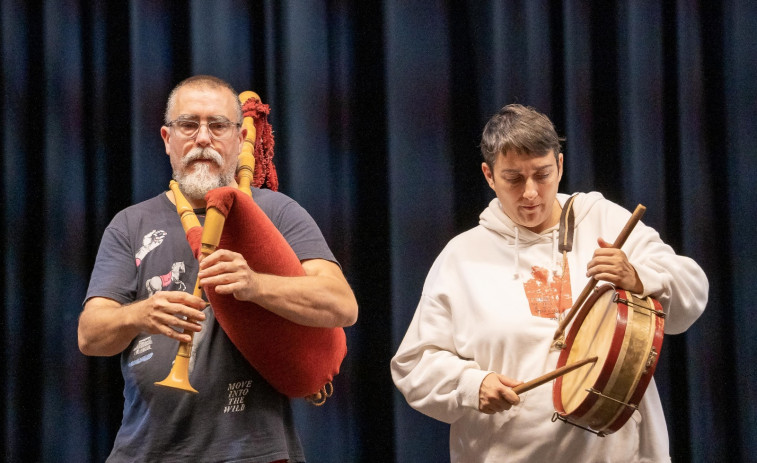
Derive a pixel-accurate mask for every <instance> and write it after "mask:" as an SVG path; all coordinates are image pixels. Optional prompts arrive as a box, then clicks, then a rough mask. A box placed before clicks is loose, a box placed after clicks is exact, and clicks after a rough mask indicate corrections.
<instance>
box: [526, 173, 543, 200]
mask: <svg viewBox="0 0 757 463" xmlns="http://www.w3.org/2000/svg"><path fill="white" fill-rule="evenodd" d="M538 195H539V192H538V191H537V189H536V182H535V181H534V179H532V178H528V179H526V186H525V188H524V190H523V198H524V199H526V200H529V201H530V200H532V199H534V198H536V197H537V196H538Z"/></svg>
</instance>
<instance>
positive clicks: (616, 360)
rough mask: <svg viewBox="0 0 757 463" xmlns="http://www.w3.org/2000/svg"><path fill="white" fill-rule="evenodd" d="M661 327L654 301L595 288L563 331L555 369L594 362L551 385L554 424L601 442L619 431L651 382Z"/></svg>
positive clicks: (659, 311) (659, 309)
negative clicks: (577, 428) (562, 423)
mask: <svg viewBox="0 0 757 463" xmlns="http://www.w3.org/2000/svg"><path fill="white" fill-rule="evenodd" d="M664 324H665V323H664V313H663V310H662V307H661V306H660V303H659V302H658V301H656V300H655V299H653V298H651V297H647V298H645V299H640V298H638V297H636V296H635V295H633V294H631V293H630V292H628V291H625V290H622V289H615V287H614V286H612V285H610V284H604V285H601V286H598V287H596V288H594V291H593V293H592V294H591V296H590V297H589V298H588V299H587V300H586V302H585V303H584V305H583V306H582V307H581V309H580V310H579V312H578V313H577V315H576V320H575V321H574V322H573V324H572V325H571V328H570V330H569V331H568V336H567V339H566V341H565V348H564V349H563V350H562V352H561V353H560V358H559V359H558V362H557V366H558V368H559V367H562V366H564V365H567V364H571V363H573V362H576V361H580V360H582V359H585V358H589V357H597V359H598V360H597V362H596V363H594V364H589V365H586V366H584V367H581V368H579V369H577V370H574V371H571V372H570V373H567V374H565V375H564V376H561V377H559V378H557V379H556V380H555V382H554V386H553V390H552V399H553V402H554V407H555V411H556V414H555V419H561V420H562V421H566V422H568V423H571V424H575V425H577V426H580V427H584V428H588V429H589V430H591V431H594V432H596V433H597V434H599V435H600V436H603V435H606V434H611V433H614V432H615V431H617V430H618V429H620V428H621V427H622V426H623V425H624V424H625V423H626V421H628V419H629V418H630V417H631V415H632V414H633V412H634V411H636V410H637V408H638V405H639V402H640V401H641V398H642V397H643V395H644V392H645V391H646V389H647V386H648V385H649V382H650V381H651V379H652V375H653V374H654V370H655V367H656V366H657V360H658V358H659V355H660V350H661V348H662V338H663V333H664Z"/></svg>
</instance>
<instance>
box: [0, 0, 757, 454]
mask: <svg viewBox="0 0 757 463" xmlns="http://www.w3.org/2000/svg"><path fill="white" fill-rule="evenodd" d="M0 5H1V6H0V25H2V32H1V35H0V52H1V57H0V68H1V69H2V78H1V80H0V88H2V100H0V115H1V116H2V124H0V141H1V143H2V156H0V169H1V170H2V177H0V191H2V195H3V198H2V204H1V205H0V225H2V231H3V253H2V262H3V272H1V273H0V282H2V286H3V289H4V297H3V298H2V318H1V319H0V320H2V335H3V348H2V349H0V359H1V360H2V365H3V366H4V368H3V370H2V372H0V387H1V388H2V391H3V393H4V399H5V400H4V406H3V407H2V409H3V416H2V420H0V437H1V440H0V445H2V455H3V456H4V460H6V461H14V462H15V461H24V462H26V461H56V462H57V461H66V462H68V461H70V462H87V461H94V462H97V461H103V460H104V459H105V457H106V456H107V455H108V453H109V451H110V448H111V446H112V443H113V438H114V435H115V431H116V430H117V429H118V426H119V423H120V419H121V412H122V407H123V398H122V394H121V388H122V379H121V376H120V371H119V367H118V360H117V358H115V357H114V358H87V357H85V356H83V355H81V354H80V353H79V351H78V348H77V335H76V327H77V319H78V315H79V313H80V311H81V304H82V300H83V297H84V294H85V291H86V287H87V284H88V281H89V275H90V272H91V269H92V265H93V262H94V256H95V253H96V251H97V246H98V244H99V240H100V237H101V235H102V232H103V229H104V228H105V226H106V225H107V223H108V222H109V221H110V219H111V218H112V216H113V215H114V214H115V213H116V212H117V211H118V210H120V209H122V208H124V207H126V206H128V205H130V204H133V203H135V202H137V201H141V200H144V199H146V198H149V197H151V196H153V195H155V194H157V193H159V192H160V191H162V190H164V189H166V186H167V182H168V180H169V178H170V166H169V163H168V158H167V156H166V155H165V150H164V147H163V143H162V141H161V139H160V134H159V130H160V126H161V123H162V118H163V111H164V105H165V100H166V98H167V94H168V92H169V91H170V89H171V88H172V87H173V86H174V85H175V84H176V83H178V82H179V81H180V80H182V79H183V78H186V77H188V76H190V75H193V74H200V73H204V74H205V73H206V74H214V75H217V76H218V77H221V78H223V79H225V80H228V81H229V82H230V83H231V84H232V85H233V86H234V87H235V88H236V89H237V90H239V91H242V90H254V91H256V92H258V93H259V94H260V95H261V97H262V98H263V101H264V102H266V103H268V104H270V105H271V116H270V121H271V123H272V124H273V127H274V133H275V137H276V157H275V158H274V161H275V163H276V165H277V167H278V170H279V176H280V182H281V191H283V192H285V193H287V194H289V195H290V196H292V197H294V198H295V199H296V200H297V201H299V202H300V203H301V204H302V205H303V206H305V208H306V209H308V210H309V211H310V212H311V214H312V215H313V217H314V218H315V220H316V221H317V222H318V224H319V225H320V227H321V228H322V230H323V232H324V234H325V236H326V239H327V240H328V242H329V243H330V245H331V246H332V249H334V252H335V254H336V255H337V258H338V259H339V260H340V262H341V263H342V266H343V268H344V271H345V274H346V276H347V278H348V280H349V281H350V283H351V284H352V286H353V288H354V290H355V292H356V294H357V297H358V302H359V304H360V316H359V320H358V323H357V324H356V325H355V326H353V327H350V328H348V329H347V335H348V345H349V354H348V357H347V359H346V360H345V363H344V365H343V368H342V373H341V374H340V375H339V376H338V378H337V379H336V381H335V383H334V384H335V387H336V393H335V396H334V397H333V398H331V399H330V400H329V401H328V402H327V404H326V406H324V407H320V408H314V407H311V406H309V405H307V404H305V403H304V402H301V401H297V402H296V404H295V411H296V415H297V421H298V424H299V428H300V431H301V436H302V440H303V443H304V446H305V450H306V454H307V456H308V460H309V461H310V462H314V463H317V462H334V461H340V462H341V461H346V462H350V461H354V462H374V461H375V462H391V461H396V462H439V461H445V460H448V458H449V457H448V430H447V426H446V425H444V424H442V423H438V422H436V421H434V420H431V419H430V418H427V417H425V416H423V415H421V414H420V413H418V412H415V411H414V410H412V409H410V407H408V405H407V404H406V403H405V401H404V399H403V398H402V397H401V396H400V395H399V393H398V392H397V391H396V389H395V388H394V386H393V384H392V382H391V376H390V373H389V360H390V358H391V357H392V355H393V354H394V352H395V350H396V348H397V346H398V345H399V342H400V340H401V339H402V336H403V335H404V332H405V329H406V328H407V325H408V323H409V321H410V318H411V317H412V314H413V311H414V310H415V306H416V304H417V301H418V299H419V296H420V292H421V288H422V285H423V281H424V279H425V276H426V272H427V271H428V269H429V267H430V266H431V263H432V262H433V260H434V258H435V257H436V255H437V254H438V253H439V252H440V251H441V249H442V247H443V246H444V245H445V244H446V242H447V241H448V240H449V239H451V238H452V237H453V236H455V235H456V234H458V233H460V232H462V231H464V230H466V229H469V228H471V227H473V226H475V225H476V224H477V222H478V214H479V213H480V212H481V210H483V208H484V207H485V206H486V204H487V202H488V200H489V198H491V197H492V192H491V191H490V190H489V188H488V187H487V185H486V183H485V181H484V179H483V176H482V174H481V171H480V163H481V157H480V154H479V151H478V143H479V142H480V133H481V130H482V128H483V125H484V123H485V122H486V120H487V119H488V118H489V117H490V115H491V114H493V113H494V112H496V111H497V110H498V109H499V108H500V107H502V106H503V105H505V104H508V103H512V102H518V103H522V104H526V105H530V106H535V107H536V108H538V109H540V110H541V111H543V112H545V113H547V114H548V115H549V116H550V117H551V118H552V119H553V121H555V123H556V126H557V129H558V132H559V133H560V134H561V135H564V136H565V137H566V142H565V149H564V151H565V175H564V177H563V183H562V185H561V191H563V192H565V193H570V192H574V191H585V190H599V191H601V192H603V193H604V194H605V196H607V197H608V198H610V199H612V200H614V201H616V202H618V203H620V204H621V205H623V206H625V207H626V208H628V209H633V208H634V207H635V206H636V205H637V204H638V203H642V204H644V205H646V206H647V208H648V209H647V214H646V216H645V217H644V221H645V222H646V223H648V224H650V225H652V226H654V227H655V228H656V229H657V230H658V231H659V232H660V234H661V235H662V237H663V239H665V240H666V241H667V242H669V243H670V244H671V245H672V246H673V247H674V248H675V249H676V250H677V251H678V252H680V253H682V254H686V255H688V256H691V257H693V258H694V259H695V260H697V261H698V262H699V263H700V264H701V265H702V266H703V268H704V269H705V271H706V273H707V275H708V276H709V279H710V285H711V287H710V302H709V304H708V308H707V310H706V312H705V314H704V315H703V316H702V318H701V319H700V320H699V321H698V322H697V323H696V324H695V325H694V326H693V327H692V328H691V329H690V330H689V331H688V332H687V333H685V334H681V335H676V336H667V337H666V339H665V344H664V348H663V353H662V356H661V360H660V363H659V365H658V369H657V372H656V375H655V376H656V380H657V383H658V385H659V388H660V392H661V395H662V398H663V404H664V407H665V412H666V417H667V421H668V427H669V432H670V439H671V454H672V458H673V461H675V462H710V461H750V460H753V458H754V457H753V456H754V455H755V454H757V425H755V423H757V380H756V379H755V371H756V370H755V367H754V365H755V363H757V358H756V357H757V349H756V346H757V342H756V341H755V340H754V338H755V337H754V336H753V335H752V333H751V331H750V329H751V328H752V327H754V326H757V323H756V320H755V315H754V313H755V311H754V310H753V309H752V307H751V305H752V303H753V302H752V301H754V300H755V299H756V298H757V290H755V289H754V288H755V287H754V286H753V285H752V284H751V281H750V278H751V277H750V275H752V274H754V271H755V262H757V245H755V235H756V233H755V232H757V219H756V218H755V217H757V201H755V200H754V198H752V197H751V195H752V194H754V193H753V190H754V185H755V179H756V178H757V153H756V152H755V148H754V145H753V144H752V143H754V141H753V140H752V139H753V138H754V134H755V133H757V35H755V34H754V31H753V28H754V25H755V24H757V3H755V2H750V1H747V0H723V1H722V2H706V1H702V0H699V1H697V0H694V1H689V0H677V1H671V2H657V1H652V0H641V1H635V0H634V1H632V0H615V1H608V2H585V1H578V0H564V1H561V2H553V1H547V0H534V1H494V0H487V1H475V2H466V1H454V0H450V1H442V0H436V1H434V0H425V1H420V0H418V1H401V0H386V1H384V2H351V1H347V0H326V1H316V0H314V1H307V2H303V1H277V0H256V1H242V0H219V1H213V2H207V1H199V0H192V1H188V2H172V1H169V0H141V1H136V0H135V1H130V2H126V1H108V2H96V1H84V0H78V1H76V0H48V1H39V0H36V1H28V0H1V3H0ZM545 387H548V386H545Z"/></svg>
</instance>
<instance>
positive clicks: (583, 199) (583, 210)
mask: <svg viewBox="0 0 757 463" xmlns="http://www.w3.org/2000/svg"><path fill="white" fill-rule="evenodd" d="M569 198H570V195H566V194H563V193H558V194H557V202H558V203H559V204H560V207H563V206H564V205H565V203H566V202H567V201H568V199H569ZM602 199H603V196H602V194H601V193H598V192H591V193H579V194H578V195H577V196H576V199H575V200H574V201H573V214H574V216H575V223H574V226H573V228H574V229H575V228H578V225H579V224H580V223H581V221H582V220H583V219H584V218H585V217H586V215H587V214H588V213H589V211H590V210H591V208H592V206H593V205H594V204H596V203H597V202H599V201H601V200H602ZM479 224H480V225H481V226H482V227H484V228H486V229H488V230H491V231H492V232H494V233H497V234H498V235H501V236H502V237H504V238H505V240H506V241H509V242H511V243H512V246H513V248H514V254H513V263H512V265H513V278H515V279H516V280H517V279H519V278H521V277H522V276H524V275H521V272H523V271H528V270H529V269H521V268H520V255H521V253H523V252H526V253H527V252H528V248H530V247H532V246H535V245H543V244H551V252H549V251H548V255H545V256H544V262H541V263H540V264H541V266H543V267H544V268H546V269H548V271H549V277H548V280H549V281H551V279H552V275H562V264H563V263H562V259H560V253H559V251H558V234H559V224H555V225H554V226H552V227H550V228H548V229H546V230H544V231H542V232H541V233H534V232H532V231H531V230H529V229H527V228H526V227H523V226H521V225H518V224H516V223H515V222H513V220H512V219H510V217H508V216H507V214H505V213H504V211H503V210H502V204H501V203H500V202H499V199H497V198H494V199H492V201H491V202H490V203H489V206H488V207H487V208H486V209H484V211H483V212H482V213H481V215H480V216H479Z"/></svg>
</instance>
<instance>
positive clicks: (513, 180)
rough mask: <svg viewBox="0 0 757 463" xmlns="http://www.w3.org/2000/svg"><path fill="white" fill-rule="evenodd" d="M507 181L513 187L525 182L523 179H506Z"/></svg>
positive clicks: (519, 177)
mask: <svg viewBox="0 0 757 463" xmlns="http://www.w3.org/2000/svg"><path fill="white" fill-rule="evenodd" d="M505 181H506V182H507V183H509V184H511V185H517V184H518V183H520V182H522V181H523V177H521V176H518V177H505Z"/></svg>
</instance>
